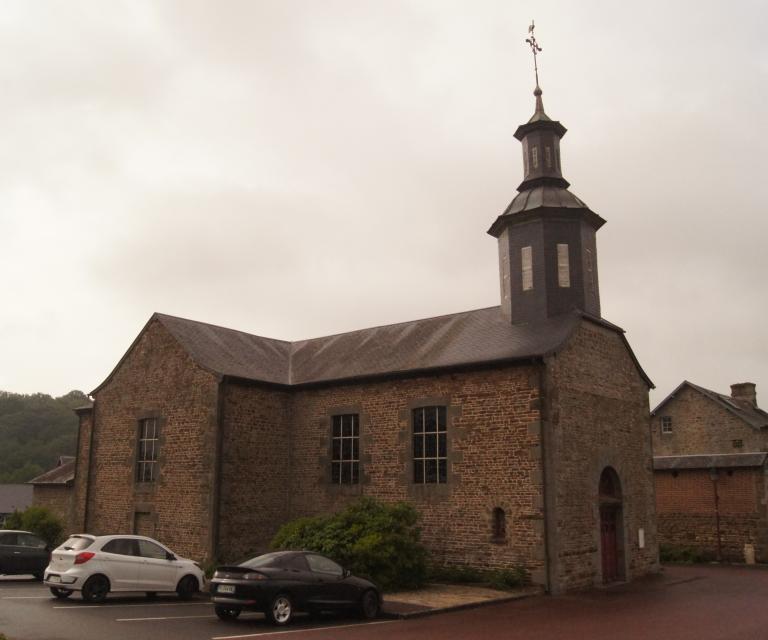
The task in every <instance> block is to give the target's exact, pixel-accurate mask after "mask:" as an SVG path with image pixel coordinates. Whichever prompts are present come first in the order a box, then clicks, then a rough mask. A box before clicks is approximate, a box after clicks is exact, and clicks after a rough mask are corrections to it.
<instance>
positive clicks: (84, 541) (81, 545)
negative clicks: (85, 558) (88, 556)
mask: <svg viewBox="0 0 768 640" xmlns="http://www.w3.org/2000/svg"><path fill="white" fill-rule="evenodd" d="M92 543H93V540H91V539H90V538H86V537H85V536H70V537H69V539H68V540H67V541H66V542H65V543H64V544H62V545H61V546H60V547H59V549H63V550H64V551H82V550H83V549H87V548H88V547H90V546H91V544H92Z"/></svg>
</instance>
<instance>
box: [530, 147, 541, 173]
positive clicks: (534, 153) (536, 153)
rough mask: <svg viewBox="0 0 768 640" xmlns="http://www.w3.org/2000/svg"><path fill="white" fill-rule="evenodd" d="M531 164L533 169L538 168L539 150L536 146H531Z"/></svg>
mask: <svg viewBox="0 0 768 640" xmlns="http://www.w3.org/2000/svg"><path fill="white" fill-rule="evenodd" d="M531 162H532V163H533V168H534V169H538V168H539V148H538V147H537V146H536V145H533V148H532V149H531Z"/></svg>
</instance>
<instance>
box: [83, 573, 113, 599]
mask: <svg viewBox="0 0 768 640" xmlns="http://www.w3.org/2000/svg"><path fill="white" fill-rule="evenodd" d="M108 593H109V580H107V579H106V578H105V577H104V576H91V577H90V578H88V579H87V580H86V581H85V584H84V585H83V591H82V596H83V600H85V601H86V602H93V603H99V602H104V600H106V599H107V594H108Z"/></svg>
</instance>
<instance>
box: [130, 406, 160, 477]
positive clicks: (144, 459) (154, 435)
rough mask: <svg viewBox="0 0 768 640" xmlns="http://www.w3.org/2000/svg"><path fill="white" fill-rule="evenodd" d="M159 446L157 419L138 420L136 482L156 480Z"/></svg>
mask: <svg viewBox="0 0 768 640" xmlns="http://www.w3.org/2000/svg"><path fill="white" fill-rule="evenodd" d="M159 444H160V438H159V433H158V430H157V418H145V419H143V420H139V451H138V455H137V457H136V481H137V482H154V481H155V480H156V479H157V454H158V450H159V448H160V447H159Z"/></svg>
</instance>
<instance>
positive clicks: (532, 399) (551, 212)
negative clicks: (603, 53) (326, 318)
mask: <svg viewBox="0 0 768 640" xmlns="http://www.w3.org/2000/svg"><path fill="white" fill-rule="evenodd" d="M535 96H536V110H535V113H534V115H533V117H532V118H531V119H530V121H529V122H527V123H526V124H524V125H522V126H520V127H519V128H518V129H517V131H516V133H515V136H516V138H517V139H518V140H520V141H521V142H522V145H523V157H524V180H523V182H522V183H521V184H520V186H519V187H518V191H519V193H518V194H517V195H516V197H515V198H514V199H513V201H512V203H511V204H510V205H509V207H508V208H507V209H506V210H505V211H504V213H503V214H502V215H500V216H498V217H497V218H496V220H495V221H494V222H493V224H492V226H491V228H490V230H489V233H490V234H491V235H492V236H493V237H495V238H496V239H497V240H498V250H499V265H500V287H501V305H500V306H498V307H491V308H487V309H480V310H475V311H468V312H464V313H457V314H453V315H448V316H442V317H437V318H430V319H425V320H417V321H413V322H407V323H402V324H396V325H390V326H383V327H376V328H372V329H364V330H361V331H354V332H351V333H345V334H341V335H335V336H329V337H324V338H318V339H314V340H304V341H299V342H285V341H281V340H274V339H269V338H263V337H259V336H254V335H251V334H248V333H244V332H240V331H235V330H231V329H225V328H221V327H216V326H212V325H209V324H205V323H201V322H195V321H191V320H185V319H181V318H176V317H172V316H168V315H163V314H154V315H153V316H152V317H151V318H150V319H149V321H148V322H147V324H146V325H145V327H144V328H143V330H142V331H141V332H140V334H139V335H138V337H137V338H136V340H135V341H134V342H133V344H132V345H131V346H130V348H129V349H128V351H127V352H126V354H125V355H124V356H123V358H122V359H121V360H120V362H119V363H118V364H117V366H116V367H115V369H114V370H113V371H112V373H110V374H109V376H108V377H107V379H106V380H105V381H104V382H103V383H102V384H101V385H100V386H99V387H98V388H97V389H95V390H94V391H93V392H92V396H93V398H94V403H93V407H91V408H84V409H82V410H81V411H80V419H81V420H80V432H79V440H78V453H77V474H76V478H75V484H74V492H75V498H74V499H75V503H74V504H75V514H76V519H75V523H76V528H80V529H85V530H88V531H91V532H94V533H104V532H108V531H133V532H136V533H147V534H151V535H154V536H156V537H158V538H159V539H161V540H163V541H164V542H166V543H167V544H169V545H171V546H172V547H174V548H176V549H178V550H179V551H180V552H183V553H185V554H189V555H191V556H193V557H195V558H199V559H211V558H218V559H227V558H229V559H231V558H235V557H238V556H241V555H243V554H245V553H249V552H253V551H255V550H260V549H264V548H265V547H266V546H267V545H268V543H269V540H270V538H271V537H272V536H273V534H274V533H275V531H276V530H277V528H278V527H279V526H280V525H281V524H282V523H284V522H286V521H288V520H291V519H293V518H296V517H299V516H306V515H313V514H318V513H325V512H329V511H333V510H336V509H340V508H342V507H343V506H344V505H345V504H347V503H348V502H349V501H350V500H353V499H355V498H356V497H357V496H361V495H367V496H374V497H377V498H380V499H382V500H385V501H396V500H407V501H409V502H411V503H412V504H414V505H415V506H416V507H417V509H418V510H419V512H420V514H421V517H422V525H423V539H424V541H425V543H426V544H427V546H428V547H429V549H430V550H431V552H432V554H433V557H434V558H435V559H436V560H437V561H439V562H444V563H448V564H463V565H473V566H476V567H489V568H490V567H493V568H504V567H513V566H516V565H523V566H525V567H526V568H527V569H528V571H529V572H530V574H531V576H532V578H533V580H534V581H535V582H536V583H539V584H542V585H544V586H546V587H547V588H548V589H549V590H550V591H552V592H559V591H564V590H568V589H575V588H582V587H586V586H590V585H593V584H597V583H602V582H610V581H614V580H622V579H632V578H634V577H636V576H640V575H643V574H646V573H648V572H651V571H654V570H656V569H657V568H658V549H657V542H656V523H655V515H654V504H653V476H652V462H651V442H650V438H649V434H648V420H649V410H648V409H649V407H648V390H649V387H650V386H651V383H650V380H649V379H648V378H647V376H646V375H645V373H644V372H643V370H642V369H641V368H640V366H639V364H638V362H637V360H636V358H635V356H634V354H633V353H632V350H631V348H630V347H629V344H628V342H627V340H626V338H625V336H624V332H623V331H622V330H621V329H620V328H618V327H617V326H615V325H613V324H611V323H610V322H608V321H606V320H604V319H602V318H601V316H600V297H599V290H598V278H597V252H596V243H595V233H596V231H597V229H599V227H600V226H601V225H602V224H603V223H604V220H603V219H602V218H600V216H598V215H597V214H595V213H594V212H592V211H591V210H590V209H589V208H588V207H587V205H586V204H584V202H582V201H581V200H579V199H578V198H577V197H576V196H574V195H573V194H572V193H571V192H570V191H569V190H568V186H569V184H568V182H567V181H566V180H565V179H564V178H563V176H562V173H561V169H560V138H561V137H562V136H563V135H564V134H565V131H566V130H565V128H564V127H563V126H562V125H561V124H560V123H559V122H557V121H553V120H551V119H550V118H549V117H548V116H547V115H546V113H545V112H544V108H543V104H542V100H541V90H540V89H539V88H538V87H537V90H536V92H535Z"/></svg>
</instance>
